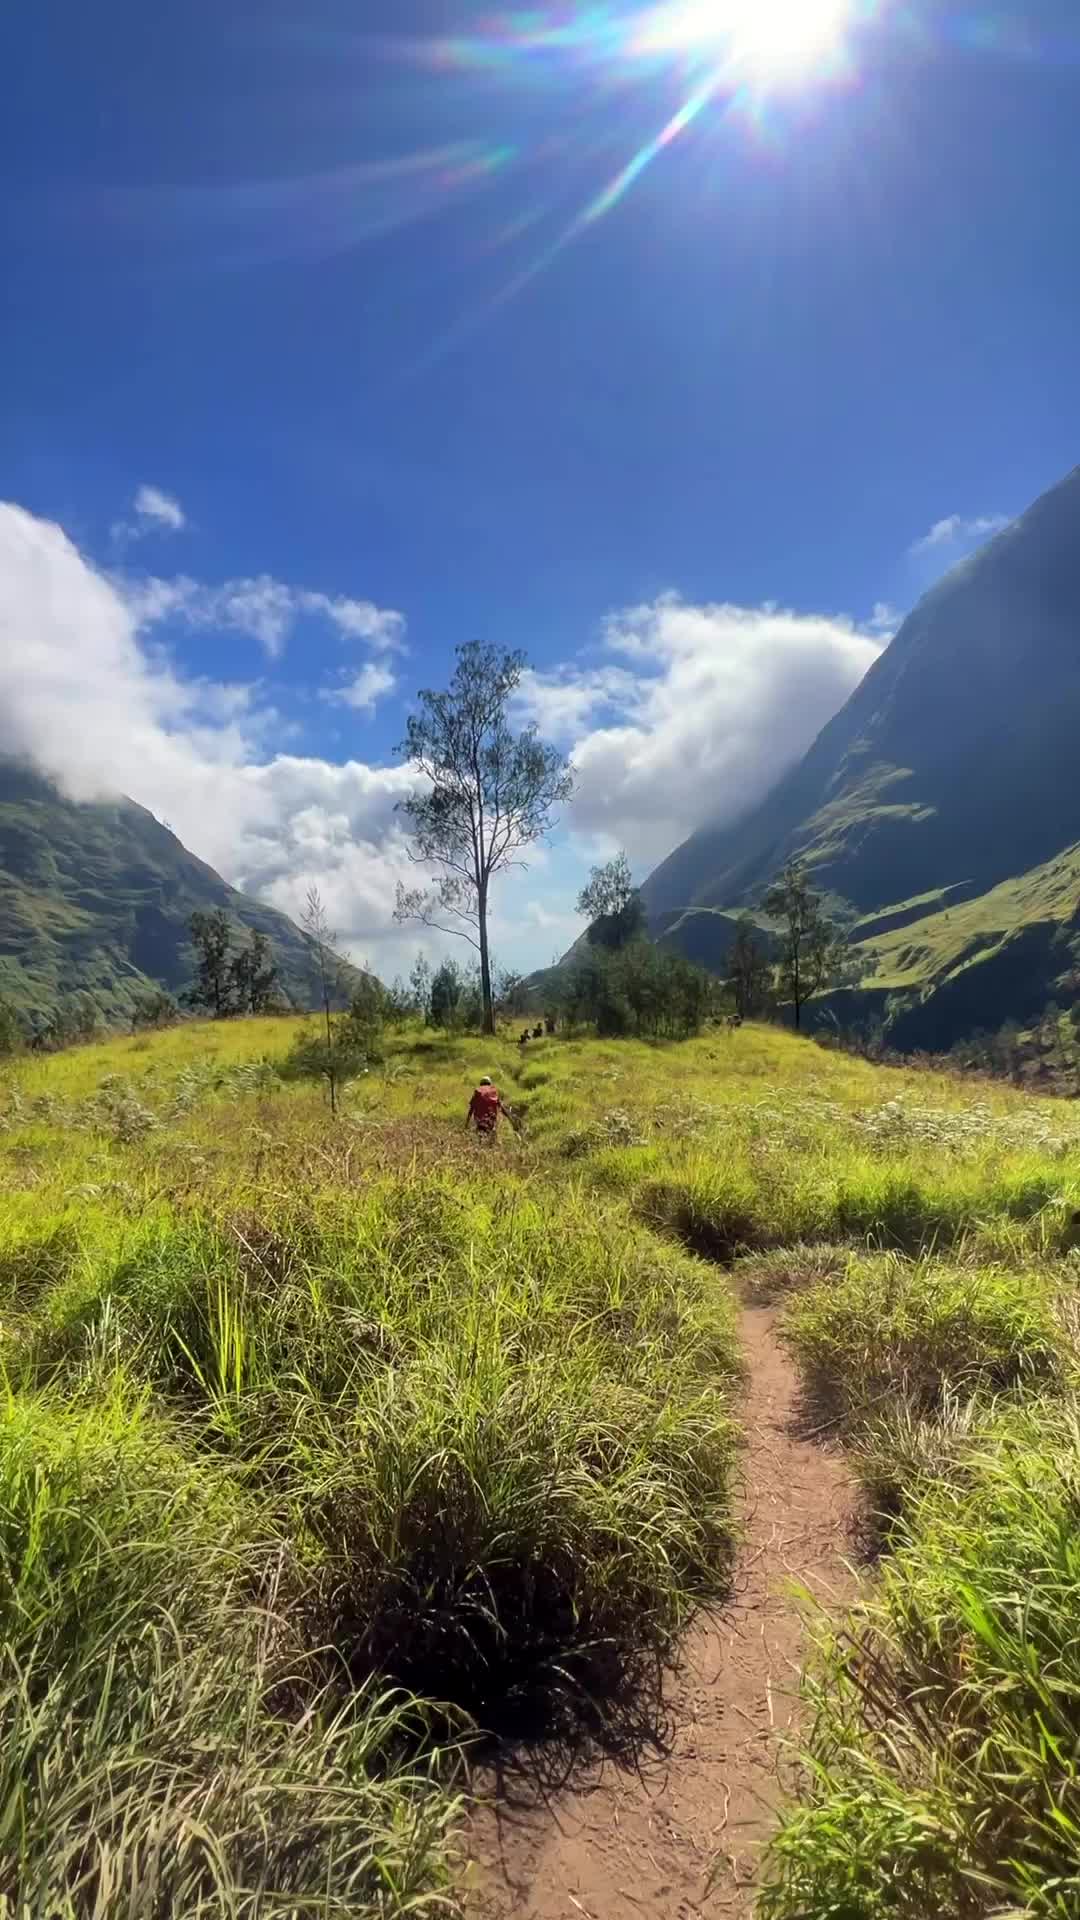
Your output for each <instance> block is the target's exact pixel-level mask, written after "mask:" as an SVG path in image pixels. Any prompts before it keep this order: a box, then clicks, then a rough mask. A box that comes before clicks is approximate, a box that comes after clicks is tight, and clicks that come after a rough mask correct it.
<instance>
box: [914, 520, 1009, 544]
mask: <svg viewBox="0 0 1080 1920" xmlns="http://www.w3.org/2000/svg"><path fill="white" fill-rule="evenodd" d="M1008 524H1009V516H1008V514H1007V513H981V514H975V515H973V516H971V517H965V515H964V514H962V513H947V514H946V515H945V518H944V519H943V520H935V521H934V524H933V526H932V527H931V529H930V531H929V533H924V534H923V536H922V538H921V539H919V540H915V541H913V542H912V545H911V548H910V552H912V553H916V554H919V553H934V552H937V551H939V550H940V549H942V548H947V547H955V546H960V545H970V544H971V543H972V542H973V541H978V540H989V538H990V536H991V535H992V534H995V533H1000V532H1001V530H1002V528H1003V527H1007V526H1008Z"/></svg>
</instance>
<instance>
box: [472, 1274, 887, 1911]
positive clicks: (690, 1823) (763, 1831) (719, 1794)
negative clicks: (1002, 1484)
mask: <svg viewBox="0 0 1080 1920" xmlns="http://www.w3.org/2000/svg"><path fill="white" fill-rule="evenodd" d="M741 1335H742V1346H743V1353H744V1357H745V1360H746V1365H747V1370H748V1379H747V1387H746V1393H745V1396H744V1401H743V1407H742V1415H743V1421H744V1424H745V1432H746V1453H745V1458H744V1490H743V1494H742V1498H741V1501H740V1522H741V1529H742V1544H741V1548H740V1552H739V1556H738V1561H737V1564H736V1572H735V1582H734V1589H733V1593H732V1597H731V1600H730V1602H729V1604H728V1605H727V1607H726V1608H725V1609H724V1611H723V1613H722V1614H721V1615H720V1616H718V1617H717V1618H716V1619H714V1620H711V1621H707V1622H703V1623H701V1624H699V1625H698V1626H697V1628H696V1629H695V1630H694V1631H693V1632H692V1633H691V1635H690V1636H689V1638H688V1641H687V1645H686V1648H685V1652H684V1656H683V1660H682V1664H681V1666H680V1668H679V1670H678V1672H677V1673H676V1674H675V1675H674V1676H673V1677H672V1678H671V1680H670V1682H669V1684H668V1685H667V1687H666V1689H665V1697H664V1700H663V1705H662V1708H661V1710H660V1712H659V1714H658V1715H657V1716H656V1718H657V1720H658V1721H659V1722H660V1725H659V1726H656V1727H654V1728H653V1730H652V1733H651V1737H650V1738H649V1739H648V1740H647V1741H645V1742H642V1743H639V1744H638V1745H637V1747H636V1750H635V1752H634V1754H633V1757H632V1758H631V1759H627V1758H626V1757H625V1756H620V1758H618V1759H612V1758H611V1757H610V1756H605V1757H603V1758H599V1759H595V1760H593V1761H592V1762H590V1763H588V1764H587V1765H584V1766H582V1765H580V1764H577V1765H575V1764H573V1763H572V1762H571V1761H569V1760H568V1761H567V1763H566V1766H565V1769H564V1777H563V1779H562V1780H561V1781H560V1778H559V1771H558V1765H557V1762H553V1760H552V1757H551V1756H550V1755H549V1756H546V1757H541V1758H539V1759H535V1760H534V1761H533V1762H532V1763H531V1764H530V1763H521V1762H520V1761H515V1764H514V1765H513V1767H512V1768H511V1769H509V1770H502V1771H500V1772H499V1773H497V1774H495V1773H493V1774H490V1775H488V1776H487V1777H486V1778H485V1779H484V1780H483V1781H482V1782H480V1783H474V1784H475V1786H476V1787H477V1788H478V1802H477V1805H476V1807H475V1810H474V1812H473V1815H472V1817H471V1820H470V1824H469V1829H468V1833H467V1835H466V1844H467V1847H468V1852H469V1856H470V1866H469V1870H468V1875H467V1889H468V1891H467V1911H468V1913H469V1915H470V1916H471V1920H522V1916H525V1915H528V1916H530V1917H531V1920H581V1917H582V1916H585V1920H642V1916H645V1917H646V1920H691V1917H692V1916H697V1915H703V1916H704V1915H707V1916H715V1920H729V1917H730V1920H735V1917H736V1916H738V1917H739V1920H741V1917H742V1916H746V1915H749V1913H750V1912H751V1909H752V1903H753V1890H754V1885H755V1882H756V1878H757V1868H758V1862H759V1860H760V1856H761V1851H762V1848H763V1846H764V1845H765V1843H766V1841H767V1840H768V1837H769V1834H770V1833H771V1831H772V1828H773V1825H774V1822H775V1817H776V1810H777V1807H778V1806H779V1804H780V1802H781V1800H782V1798H783V1793H784V1782H783V1770H784V1763H783V1759H782V1748H783V1740H784V1736H785V1735H786V1734H788V1733H789V1732H790V1730H791V1728H792V1726H793V1723H794V1718H795V1715H796V1713H797V1710H798V1685H799V1674H800V1666H801V1661H802V1659H803V1657H804V1653H805V1650H806V1629H805V1625H804V1620H803V1616H802V1612H801V1610H800V1605H799V1602H798V1600H797V1599H796V1598H795V1596H794V1594H793V1592H792V1588H793V1586H796V1585H798V1586H801V1587H805V1588H808V1589H809V1590H810V1592H811V1593H813V1594H814V1595H815V1597H816V1598H817V1599H819V1600H821V1601H822V1602H824V1603H825V1604H826V1605H828V1606H829V1607H840V1606H842V1605H843V1604H844V1602H845V1601H847V1600H849V1599H850V1598H851V1596H852V1594H853V1591H854V1586H855V1581H854V1577H853V1575H852V1574H851V1572H850V1571H849V1567H848V1561H849V1559H851V1558H853V1557H854V1555H855V1550H856V1549H855V1523H856V1500H855V1494H854V1490H853V1487H852V1483H851V1480H850V1477H849V1475H848V1473H847V1470H846V1468H845V1466H844V1463H843V1460H842V1459H841V1457H840V1455H839V1453H838V1452H837V1451H836V1450H835V1448H834V1447H833V1446H832V1445H830V1443H829V1441H828V1437H827V1436H826V1437H825V1438H824V1439H823V1438H821V1437H818V1438H805V1437H803V1436H802V1434H801V1433H800V1421H799V1415H800V1402H799V1383H798V1378H797V1375H796V1373H795V1369H794V1367H793V1366H792V1364H791V1361H790V1360H789V1359H788V1357H787V1355H786V1354H785V1353H784V1352H783V1350H782V1348H781V1347H780V1345H779V1343H778V1341H777V1339H776V1334H775V1313H774V1310H773V1309H772V1308H771V1307H768V1306H752V1305H748V1306H747V1307H745V1308H744V1311H743V1314H742V1321H741Z"/></svg>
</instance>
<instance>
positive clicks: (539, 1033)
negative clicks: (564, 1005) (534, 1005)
mask: <svg viewBox="0 0 1080 1920" xmlns="http://www.w3.org/2000/svg"><path fill="white" fill-rule="evenodd" d="M554 1031H555V1016H554V1014H551V1013H548V1014H545V1016H544V1019H543V1021H539V1020H538V1021H537V1023H536V1025H535V1027H533V1028H532V1030H531V1032H530V1030H529V1028H528V1027H525V1028H524V1030H523V1031H522V1033H521V1034H520V1036H519V1038H518V1046H519V1047H527V1046H528V1044H529V1041H530V1040H542V1039H543V1037H544V1034H545V1033H554Z"/></svg>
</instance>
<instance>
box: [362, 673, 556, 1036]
mask: <svg viewBox="0 0 1080 1920" xmlns="http://www.w3.org/2000/svg"><path fill="white" fill-rule="evenodd" d="M524 671H525V655H524V654H523V653H502V652H500V651H499V649H498V648H496V647H489V646H484V645H482V644H481V642H479V641H477V640H471V641H469V642H468V644H467V645H466V646H463V647H458V649H457V666H456V668H455V670H454V675H453V678H452V680H451V682H450V685H449V686H448V687H447V688H446V690H445V691H444V692H442V693H435V692H433V691H432V690H431V689H430V688H424V689H423V690H422V691H421V693H420V695H419V699H418V710H417V712H416V713H414V714H411V715H410V717H409V723H408V729H407V732H406V736H405V739H404V740H403V741H402V743H401V746H400V748H399V752H400V753H401V754H402V756H403V757H404V759H405V760H406V761H407V762H408V763H409V765H410V766H411V767H412V768H413V769H414V770H415V772H416V773H417V774H418V776H419V777H420V781H421V783H422V784H420V785H418V786H417V787H416V788H414V790H413V792H412V793H411V794H410V795H409V796H408V798H407V799H405V800H402V801H401V802H400V803H399V806H400V810H401V812H402V813H403V814H404V815H405V817H406V819H407V820H408V823H409V827H410V830H411V833H412V841H413V846H412V852H411V857H412V859H413V860H414V861H415V862H416V864H417V865H419V866H426V867H427V868H428V870H429V876H430V877H429V882H428V885H427V886H426V887H405V886H402V885H399V887H398V892H397V906H396V909H395V914H394V917H395V919H396V920H399V921H404V920H419V921H421V922H422V923H423V924H424V926H427V927H434V928H436V929H438V930H439V931H440V932H442V933H454V934H457V935H459V936H460V937H461V938H462V939H463V940H467V941H468V942H469V944H470V946H472V947H474V948H475V949H476V952H477V953H478V954H479V957H480V991H481V997H482V1001H483V1022H484V1031H485V1032H486V1033H494V1031H495V1011H494V1004H493V995H492V986H491V955H490V951H489V946H488V914H489V911H490V905H491V884H492V881H493V880H494V878H495V875H496V874H497V873H500V872H502V871H503V870H504V869H505V868H507V867H512V866H523V865H524V864H525V863H524V861H523V860H521V859H520V857H519V856H520V854H521V851H522V849H523V848H525V847H527V846H530V845H531V844H532V843H533V842H534V841H537V840H542V839H543V838H544V836H545V835H546V834H547V833H548V831H549V830H550V828H551V827H552V826H553V825H554V817H555V808H556V807H557V806H559V805H560V804H561V803H562V802H563V801H565V800H567V799H568V798H569V796H570V794H571V792H572V790H573V774H572V772H571V769H570V767H569V765H568V764H567V762H566V760H564V758H563V756H562V754H560V753H559V752H558V751H557V750H556V749H555V748H554V747H550V746H547V745H545V743H544V742H543V741H542V740H541V739H540V738H539V736H538V734H537V731H536V728H535V727H526V728H525V729H524V731H523V732H521V733H516V732H515V731H514V730H513V728H512V726H511V724H510V719H509V706H510V701H511V699H512V697H513V695H514V693H515V691H516V689H517V688H518V686H519V685H520V683H521V676H522V674H523V673H524Z"/></svg>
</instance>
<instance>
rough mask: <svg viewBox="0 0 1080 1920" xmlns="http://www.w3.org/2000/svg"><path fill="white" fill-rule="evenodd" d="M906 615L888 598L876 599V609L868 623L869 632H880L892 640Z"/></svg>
mask: <svg viewBox="0 0 1080 1920" xmlns="http://www.w3.org/2000/svg"><path fill="white" fill-rule="evenodd" d="M903 618H904V616H903V614H902V613H901V612H900V609H899V608H898V607H894V606H893V605H892V604H891V603H890V602H889V601H888V600H875V602H874V611H873V613H872V614H871V615H870V618H869V620H868V621H867V623H866V629H867V632H868V633H880V634H882V635H884V637H885V639H886V640H891V639H892V637H893V634H894V633H895V632H896V630H897V628H898V627H899V626H900V624H901V622H902V620H903Z"/></svg>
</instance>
